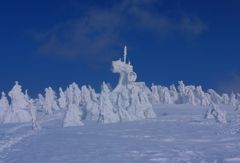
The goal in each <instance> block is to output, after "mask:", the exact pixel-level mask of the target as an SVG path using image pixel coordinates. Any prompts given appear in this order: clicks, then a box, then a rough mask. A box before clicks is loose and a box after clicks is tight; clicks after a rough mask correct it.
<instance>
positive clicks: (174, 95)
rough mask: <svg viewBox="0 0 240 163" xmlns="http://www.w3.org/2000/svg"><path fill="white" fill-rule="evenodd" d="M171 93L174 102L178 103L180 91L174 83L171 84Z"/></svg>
mask: <svg viewBox="0 0 240 163" xmlns="http://www.w3.org/2000/svg"><path fill="white" fill-rule="evenodd" d="M169 94H170V96H171V99H172V102H173V103H177V102H178V92H177V89H176V87H175V85H174V84H172V85H170V87H169Z"/></svg>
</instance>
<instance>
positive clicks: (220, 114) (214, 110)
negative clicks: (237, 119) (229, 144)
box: [205, 103, 227, 124]
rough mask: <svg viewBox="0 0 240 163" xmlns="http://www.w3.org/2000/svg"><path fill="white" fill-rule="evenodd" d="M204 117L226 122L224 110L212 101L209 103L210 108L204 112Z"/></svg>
mask: <svg viewBox="0 0 240 163" xmlns="http://www.w3.org/2000/svg"><path fill="white" fill-rule="evenodd" d="M205 118H206V119H215V121H216V122H218V123H222V124H226V123H227V119H226V112H225V111H223V110H221V109H219V108H218V107H217V106H216V105H215V104H214V103H211V108H210V109H209V110H208V111H207V112H206V114H205Z"/></svg>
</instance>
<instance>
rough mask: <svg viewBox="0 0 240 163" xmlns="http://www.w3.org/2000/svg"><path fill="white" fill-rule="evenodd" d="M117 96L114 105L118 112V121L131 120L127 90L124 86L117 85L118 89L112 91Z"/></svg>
mask: <svg viewBox="0 0 240 163" xmlns="http://www.w3.org/2000/svg"><path fill="white" fill-rule="evenodd" d="M113 94H114V95H115V96H117V101H116V104H117V105H116V107H117V112H118V114H119V118H120V121H121V122H123V121H131V120H132V118H133V117H132V115H131V114H129V112H128V107H129V105H130V101H129V95H128V90H127V88H126V87H119V91H117V92H114V93H113Z"/></svg>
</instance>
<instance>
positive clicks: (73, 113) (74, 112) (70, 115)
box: [63, 103, 84, 127]
mask: <svg viewBox="0 0 240 163" xmlns="http://www.w3.org/2000/svg"><path fill="white" fill-rule="evenodd" d="M83 125H84V124H83V122H82V120H81V112H80V110H79V106H78V105H77V104H75V103H73V104H72V103H70V104H69V106H68V109H67V111H66V113H65V117H64V121H63V127H72V126H83Z"/></svg>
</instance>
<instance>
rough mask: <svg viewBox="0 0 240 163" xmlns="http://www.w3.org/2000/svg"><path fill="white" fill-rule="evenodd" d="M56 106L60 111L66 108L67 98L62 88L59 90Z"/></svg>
mask: <svg viewBox="0 0 240 163" xmlns="http://www.w3.org/2000/svg"><path fill="white" fill-rule="evenodd" d="M58 104H59V107H60V108H61V109H66V107H67V98H66V95H65V93H64V92H63V90H62V88H59V99H58Z"/></svg>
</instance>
